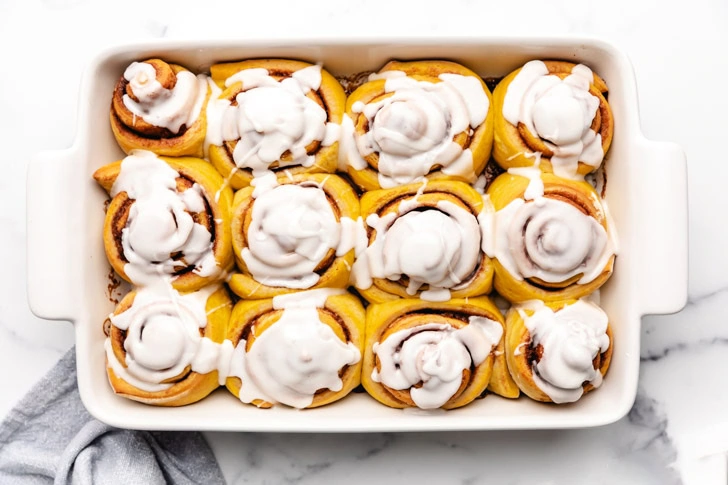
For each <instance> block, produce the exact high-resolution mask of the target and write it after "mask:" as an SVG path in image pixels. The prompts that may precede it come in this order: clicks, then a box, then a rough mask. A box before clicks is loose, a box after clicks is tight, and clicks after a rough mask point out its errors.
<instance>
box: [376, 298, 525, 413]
mask: <svg viewBox="0 0 728 485" xmlns="http://www.w3.org/2000/svg"><path fill="white" fill-rule="evenodd" d="M366 329H367V338H366V348H365V350H364V366H363V368H362V384H363V385H364V388H365V389H366V390H367V392H368V393H369V394H370V395H371V396H372V397H374V398H375V399H376V400H377V401H379V402H381V403H382V404H386V405H387V406H391V407H394V408H407V407H417V408H421V409H436V408H443V409H454V408H459V407H461V406H465V405H466V404H468V403H470V402H472V401H473V400H474V399H476V398H477V397H479V396H481V395H482V394H483V392H485V390H486V389H489V390H490V391H492V392H495V393H497V394H499V395H501V396H504V397H509V398H515V397H518V395H519V391H518V388H517V387H516V385H515V383H514V382H513V380H512V379H511V377H510V375H509V374H508V369H507V364H506V360H505V354H504V338H503V337H504V334H505V323H504V320H503V316H502V315H501V313H500V312H499V311H498V309H497V308H496V306H495V305H494V304H493V303H492V302H491V301H490V300H489V299H488V298H486V297H479V298H469V299H467V300H459V299H456V300H450V301H448V302H441V303H430V302H423V301H421V300H398V301H391V302H387V303H382V304H376V305H370V306H369V308H367V326H366Z"/></svg>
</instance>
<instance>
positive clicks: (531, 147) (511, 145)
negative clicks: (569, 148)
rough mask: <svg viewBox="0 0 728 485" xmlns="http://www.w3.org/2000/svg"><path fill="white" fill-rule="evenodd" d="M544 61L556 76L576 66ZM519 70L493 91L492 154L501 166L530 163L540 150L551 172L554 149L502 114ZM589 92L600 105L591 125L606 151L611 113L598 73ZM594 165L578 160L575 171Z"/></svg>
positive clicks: (583, 172)
mask: <svg viewBox="0 0 728 485" xmlns="http://www.w3.org/2000/svg"><path fill="white" fill-rule="evenodd" d="M543 63H544V64H545V65H546V67H547V69H548V71H549V74H552V75H555V76H558V77H559V78H561V79H564V78H566V77H567V76H569V75H570V74H571V71H572V69H573V68H574V67H575V66H576V64H573V63H571V62H565V61H543ZM520 71H521V68H519V69H516V70H515V71H513V72H512V73H510V74H509V75H507V76H506V77H505V78H503V80H502V81H501V82H500V83H498V86H497V87H496V88H495V91H493V112H494V116H495V119H494V126H495V128H494V144H493V158H495V160H496V161H497V162H498V164H499V165H500V166H501V167H503V168H504V169H508V168H513V167H531V166H533V163H534V158H533V156H528V155H530V154H531V153H533V152H539V153H541V154H542V155H541V159H540V160H541V162H540V168H541V170H543V171H544V172H553V167H552V165H551V161H550V158H551V157H552V156H553V152H552V151H551V149H550V148H549V147H548V146H547V145H546V144H545V143H544V141H543V140H542V139H541V138H539V137H538V136H537V135H536V134H534V133H531V132H530V131H529V130H528V128H527V127H526V126H525V125H524V124H523V123H519V124H518V126H514V125H512V124H511V123H509V122H508V120H506V119H505V117H504V116H503V104H504V102H505V97H506V92H507V91H508V86H510V84H511V82H512V81H513V80H514V79H515V77H516V76H517V75H518V73H519V72H520ZM589 93H590V94H592V95H593V96H595V97H596V98H597V99H598V100H599V109H598V110H597V113H596V115H595V116H594V119H593V120H592V124H591V128H592V129H593V130H594V131H595V132H596V133H598V134H599V135H600V136H601V140H602V150H603V151H604V153H605V154H606V153H607V151H608V150H609V147H610V145H611V143H612V137H613V136H614V117H613V115H612V110H611V108H610V106H609V103H608V102H607V98H606V96H607V94H608V88H607V84H606V83H605V82H604V80H603V79H602V78H600V77H599V76H598V75H597V74H594V80H593V82H592V84H591V86H590V88H589ZM596 169H597V167H592V166H590V165H587V164H585V163H583V162H581V161H580V162H579V164H578V170H577V171H578V173H579V174H581V175H586V174H588V173H590V172H593V171H594V170H596Z"/></svg>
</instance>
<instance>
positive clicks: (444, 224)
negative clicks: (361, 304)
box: [352, 197, 481, 301]
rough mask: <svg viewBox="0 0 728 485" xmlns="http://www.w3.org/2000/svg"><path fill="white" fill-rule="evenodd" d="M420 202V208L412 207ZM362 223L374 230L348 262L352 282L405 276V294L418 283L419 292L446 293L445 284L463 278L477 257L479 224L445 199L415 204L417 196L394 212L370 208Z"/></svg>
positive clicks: (363, 285) (437, 296) (436, 296)
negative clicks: (363, 247) (374, 211)
mask: <svg viewBox="0 0 728 485" xmlns="http://www.w3.org/2000/svg"><path fill="white" fill-rule="evenodd" d="M415 208H419V209H422V210H412V209H415ZM366 223H367V224H368V225H369V226H370V227H372V228H374V230H375V231H376V236H375V238H374V241H372V242H371V243H370V245H369V247H368V248H366V250H364V252H363V253H362V254H360V255H358V257H357V259H356V261H355V262H354V266H353V268H352V280H353V284H354V286H356V287H357V288H359V289H367V288H369V287H371V285H372V284H373V278H387V279H390V280H393V281H397V280H399V279H400V278H401V277H402V275H406V276H407V277H408V278H409V284H408V286H407V294H409V295H415V294H417V291H418V290H419V289H420V287H421V286H422V285H428V286H429V288H428V289H427V290H426V291H424V292H422V293H421V295H420V298H422V299H423V300H430V301H445V300H449V299H450V290H451V289H459V288H460V287H462V286H466V285H467V284H468V281H469V278H470V277H471V275H472V274H473V272H474V270H475V269H476V268H477V266H478V264H479V261H480V245H481V230H480V226H479V225H478V220H477V219H476V218H475V216H473V214H471V213H470V212H469V211H467V210H465V209H463V208H462V207H460V206H458V205H456V204H454V203H452V202H449V201H445V200H442V201H439V202H438V203H437V206H436V207H419V206H418V205H417V202H416V197H415V198H413V199H410V200H407V201H404V202H402V203H400V205H399V209H398V212H396V213H395V212H391V213H389V214H386V215H384V216H381V217H380V216H379V215H377V214H371V215H370V216H369V217H367V219H366Z"/></svg>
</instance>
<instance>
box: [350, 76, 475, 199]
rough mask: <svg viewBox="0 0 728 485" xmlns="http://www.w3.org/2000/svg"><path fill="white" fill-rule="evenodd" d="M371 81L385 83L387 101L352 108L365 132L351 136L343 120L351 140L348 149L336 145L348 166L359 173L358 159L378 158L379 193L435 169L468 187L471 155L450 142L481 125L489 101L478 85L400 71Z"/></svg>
mask: <svg viewBox="0 0 728 485" xmlns="http://www.w3.org/2000/svg"><path fill="white" fill-rule="evenodd" d="M372 77H373V78H374V79H377V78H380V79H381V78H385V79H386V82H385V87H384V90H385V92H386V93H391V96H387V97H384V98H382V99H380V100H378V101H374V102H372V103H369V104H366V105H365V104H364V103H362V102H357V103H354V105H353V107H352V111H353V112H354V113H357V114H358V113H361V114H362V115H363V116H364V117H366V119H367V122H368V126H369V130H368V131H367V132H366V133H365V134H363V135H359V134H356V133H355V132H354V125H353V123H352V121H351V119H349V118H348V117H346V118H345V120H344V123H343V130H344V137H345V138H349V137H354V143H349V144H346V143H343V144H342V148H343V149H344V150H346V151H347V157H348V163H349V164H350V165H351V166H352V167H353V168H354V169H356V170H362V169H364V168H365V167H366V166H367V163H366V161H365V160H364V157H366V156H368V155H370V154H372V153H378V155H379V161H378V173H379V175H378V177H379V184H380V185H381V187H383V188H390V187H395V186H397V185H400V184H408V183H413V182H418V181H421V180H423V178H424V176H425V175H427V174H428V173H429V172H430V171H431V170H432V169H433V167H435V165H440V166H441V167H442V168H441V170H442V172H443V173H445V174H448V175H455V176H460V177H462V178H465V179H467V180H471V181H474V180H475V177H476V176H475V174H474V173H473V157H472V153H471V151H470V150H469V149H465V150H463V149H462V147H461V146H460V145H459V144H457V143H456V142H455V141H453V139H454V138H455V136H456V135H458V134H460V133H463V132H467V133H471V132H472V130H473V129H476V128H477V127H478V126H480V125H481V124H482V123H483V122H484V121H485V118H486V116H487V114H488V108H489V101H488V97H487V95H486V93H485V91H484V89H483V85H482V84H481V82H480V80H479V79H477V78H475V77H472V76H463V75H460V74H449V73H444V74H440V75H439V79H440V82H434V83H433V82H429V81H418V80H416V79H413V78H410V77H407V76H406V74H405V73H404V72H401V71H388V72H385V73H382V74H376V75H373V76H372Z"/></svg>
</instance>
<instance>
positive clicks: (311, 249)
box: [241, 179, 362, 289]
mask: <svg viewBox="0 0 728 485" xmlns="http://www.w3.org/2000/svg"><path fill="white" fill-rule="evenodd" d="M256 180H260V179H256ZM258 188H259V186H257V185H256V191H257V190H258ZM254 195H255V193H254ZM361 225H362V224H361V222H359V223H357V222H356V221H353V220H352V219H350V218H347V217H342V218H341V219H340V221H337V220H336V216H335V214H334V212H333V209H332V207H331V205H330V203H329V201H328V200H327V198H326V194H325V192H324V191H323V189H322V188H321V187H319V186H317V185H295V184H284V185H276V186H274V187H270V188H268V189H267V190H266V191H264V192H262V193H261V194H260V195H259V196H258V197H257V198H256V199H255V202H254V205H253V211H252V218H251V223H250V227H249V228H248V233H247V241H248V247H246V248H243V250H242V252H241V257H242V259H243V261H244V262H245V265H246V266H247V268H248V271H250V273H251V274H252V275H253V277H254V278H255V279H256V280H257V281H259V282H261V283H264V284H266V285H270V286H280V287H285V288H293V289H305V288H310V287H312V286H313V285H315V284H316V283H317V282H318V280H319V275H318V274H317V273H316V272H315V271H314V270H315V269H316V267H317V266H318V265H319V263H320V262H321V261H322V260H323V259H324V257H325V256H326V254H327V253H328V251H329V250H330V249H334V250H335V251H336V255H337V256H342V255H344V254H346V253H347V252H349V251H350V250H352V249H354V246H355V245H356V242H357V237H356V235H355V234H356V232H357V226H358V227H361Z"/></svg>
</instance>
